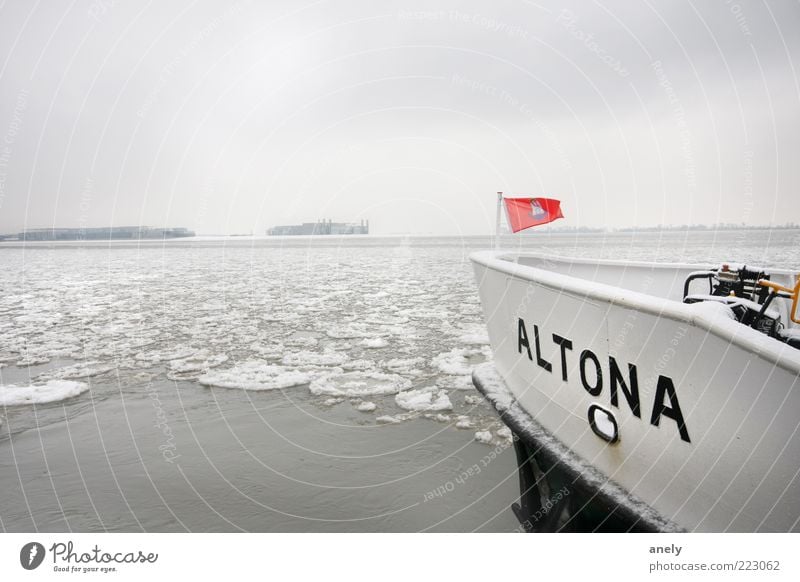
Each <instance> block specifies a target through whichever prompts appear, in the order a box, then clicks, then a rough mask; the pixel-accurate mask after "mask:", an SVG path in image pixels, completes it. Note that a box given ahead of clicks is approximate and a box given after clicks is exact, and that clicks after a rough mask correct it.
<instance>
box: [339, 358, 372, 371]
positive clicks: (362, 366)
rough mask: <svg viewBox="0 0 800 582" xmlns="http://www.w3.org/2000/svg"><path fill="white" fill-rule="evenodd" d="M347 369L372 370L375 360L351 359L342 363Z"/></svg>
mask: <svg viewBox="0 0 800 582" xmlns="http://www.w3.org/2000/svg"><path fill="white" fill-rule="evenodd" d="M342 368H343V369H345V370H372V369H374V368H375V362H373V361H370V360H350V361H349V362H345V363H344V364H342Z"/></svg>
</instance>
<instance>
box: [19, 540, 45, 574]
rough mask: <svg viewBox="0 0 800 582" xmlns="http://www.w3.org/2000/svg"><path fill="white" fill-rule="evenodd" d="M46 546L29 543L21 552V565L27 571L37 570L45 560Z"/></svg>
mask: <svg viewBox="0 0 800 582" xmlns="http://www.w3.org/2000/svg"><path fill="white" fill-rule="evenodd" d="M44 553H45V552H44V546H43V545H42V544H40V543H39V542H28V543H27V544H25V545H24V546H22V549H21V550H20V551H19V563H20V564H22V567H23V568H25V569H26V570H35V569H36V568H38V567H39V566H40V565H41V563H42V561H43V560H44Z"/></svg>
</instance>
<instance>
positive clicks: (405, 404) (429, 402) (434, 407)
mask: <svg viewBox="0 0 800 582" xmlns="http://www.w3.org/2000/svg"><path fill="white" fill-rule="evenodd" d="M394 400H395V402H396V403H397V406H399V407H400V408H402V409H403V410H415V411H418V412H434V411H439V410H452V409H453V403H452V402H450V398H449V397H448V396H447V391H446V390H436V389H435V388H421V389H419V390H406V391H405V392H400V393H399V394H397V395H396V396H395V397H394Z"/></svg>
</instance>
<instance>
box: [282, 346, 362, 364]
mask: <svg viewBox="0 0 800 582" xmlns="http://www.w3.org/2000/svg"><path fill="white" fill-rule="evenodd" d="M347 359H348V358H347V354H342V353H340V352H334V351H333V350H326V351H324V352H321V353H320V352H306V351H303V352H294V353H290V354H286V355H285V356H283V359H282V360H281V363H282V364H284V365H286V366H341V365H342V364H344V363H345V362H346V361H347Z"/></svg>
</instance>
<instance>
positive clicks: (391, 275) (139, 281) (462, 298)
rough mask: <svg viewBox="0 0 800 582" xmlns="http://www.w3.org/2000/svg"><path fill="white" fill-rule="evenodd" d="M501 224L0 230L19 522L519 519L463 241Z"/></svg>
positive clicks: (600, 248)
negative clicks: (425, 229)
mask: <svg viewBox="0 0 800 582" xmlns="http://www.w3.org/2000/svg"><path fill="white" fill-rule="evenodd" d="M798 242H800V232H798V231H791V230H776V231H771V232H770V231H723V232H689V233H682V232H668V233H646V234H642V233H619V234H550V233H547V232H542V233H537V234H536V235H534V236H528V237H517V238H514V239H510V238H509V239H507V240H506V241H505V242H504V244H505V245H507V246H513V245H521V246H524V247H526V248H532V249H536V250H539V251H544V252H550V253H553V254H558V255H569V256H582V257H603V258H618V259H637V260H658V261H682V262H700V263H706V262H711V263H714V262H722V261H736V262H746V263H750V264H758V265H761V266H775V267H777V266H780V267H794V268H797V267H798V266H800V256H798V250H797V249H798ZM491 245H492V240H491V239H490V238H488V237H471V238H455V237H452V238H436V237H385V238H382V237H372V236H370V237H342V238H339V237H324V238H316V239H309V238H287V239H255V240H251V239H242V238H237V239H193V240H175V241H168V242H166V243H162V242H141V243H122V242H111V243H108V242H106V243H99V242H98V243H57V244H52V243H43V244H28V245H26V246H23V245H21V244H18V243H0V265H2V271H1V272H0V390H2V391H3V392H2V394H4V395H8V394H10V393H12V392H13V390H14V389H13V388H9V386H11V385H13V386H16V387H17V388H16V389H19V388H20V387H23V388H24V387H27V386H30V385H39V386H41V385H44V386H55V387H56V388H59V387H61V388H63V386H67V385H68V386H72V387H75V386H79V387H80V390H82V392H81V393H80V394H78V395H77V396H73V397H69V398H65V399H63V400H59V401H56V402H51V403H46V404H23V405H14V406H6V407H4V408H3V409H2V411H0V421H2V425H1V426H0V466H1V467H2V471H0V527H2V529H3V530H5V531H31V530H39V531H104V530H108V531H185V530H190V531H239V530H245V531H421V530H425V531H475V530H478V531H514V530H516V529H517V527H518V523H517V522H516V520H515V518H514V516H513V514H512V513H511V511H510V509H509V506H510V504H511V503H512V502H514V501H515V500H516V497H517V495H518V490H517V476H516V461H515V458H514V452H513V448H512V447H510V446H509V445H510V440H509V438H508V437H509V435H508V433H507V431H506V430H504V427H503V425H502V424H501V423H500V421H499V420H498V419H497V417H496V415H495V414H494V412H493V411H492V410H491V408H490V407H489V406H488V405H487V404H486V403H485V402H484V401H483V400H482V399H481V398H480V397H479V395H478V393H477V392H476V391H475V390H474V389H473V388H472V387H471V385H470V382H469V374H470V371H471V369H472V367H473V366H474V365H475V364H477V363H480V362H482V361H485V360H486V359H489V358H490V357H491V353H490V350H489V349H488V346H487V340H486V335H485V330H484V326H483V322H482V315H481V312H480V305H479V302H478V298H477V291H476V287H475V284H474V281H473V279H472V272H471V266H470V263H469V260H468V255H469V253H471V252H473V251H475V250H478V249H482V248H487V247H490V246H491Z"/></svg>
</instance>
